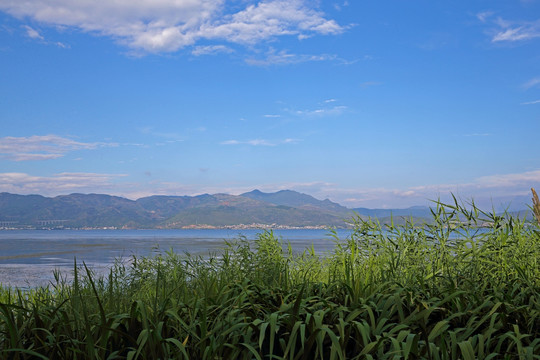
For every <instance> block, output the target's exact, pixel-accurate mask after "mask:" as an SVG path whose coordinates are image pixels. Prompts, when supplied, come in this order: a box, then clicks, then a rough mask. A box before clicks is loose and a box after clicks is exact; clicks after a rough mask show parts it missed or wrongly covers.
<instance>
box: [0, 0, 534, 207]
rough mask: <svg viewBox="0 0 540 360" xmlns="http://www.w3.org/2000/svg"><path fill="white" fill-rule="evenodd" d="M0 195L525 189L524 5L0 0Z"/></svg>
mask: <svg viewBox="0 0 540 360" xmlns="http://www.w3.org/2000/svg"><path fill="white" fill-rule="evenodd" d="M0 122H1V123H0V124H1V128H0V129H1V130H0V191H7V192H12V193H19V194H31V193H33V194H42V195H47V196H53V195H58V194H69V193H73V192H83V193H90V192H95V193H106V194H113V195H121V196H126V197H129V198H133V199H135V198H138V197H142V196H146V195H151V194H167V195H194V194H201V193H217V192H226V193H231V194H239V193H242V192H244V191H249V190H252V189H255V188H257V189H260V190H262V191H268V192H271V191H277V190H281V189H293V190H298V191H301V192H305V193H308V194H311V195H313V196H315V197H318V198H321V199H322V198H329V199H331V200H333V201H337V202H339V203H341V204H343V205H345V206H349V207H407V206H411V205H423V204H428V200H429V199H437V198H439V197H440V198H442V199H447V198H448V196H449V194H450V192H453V193H455V194H456V195H458V196H459V197H461V198H462V199H464V200H469V199H471V198H474V199H475V200H476V201H477V202H479V203H481V204H483V205H484V206H486V205H489V204H491V203H494V204H495V205H498V204H499V203H500V202H503V201H508V200H512V199H514V201H518V200H516V199H520V200H519V201H522V200H523V199H528V198H529V192H530V187H531V186H534V187H538V188H540V146H539V145H538V144H539V143H540V141H539V139H540V2H539V1H533V0H530V1H459V2H448V1H433V0H429V1H428V0H426V1H407V2H405V1H351V0H349V1H343V0H339V1H330V0H328V1H322V0H321V1H303V0H287V1H282V0H267V1H251V0H232V1H225V0H201V1H192V0H160V1H155V0H137V1H133V0H117V1H114V2H112V1H97V0H96V1H72V0H54V1H51V0H0Z"/></svg>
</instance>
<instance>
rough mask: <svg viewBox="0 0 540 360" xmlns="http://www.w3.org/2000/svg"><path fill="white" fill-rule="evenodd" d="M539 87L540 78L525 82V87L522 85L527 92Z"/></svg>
mask: <svg viewBox="0 0 540 360" xmlns="http://www.w3.org/2000/svg"><path fill="white" fill-rule="evenodd" d="M537 85H540V77H536V78H533V79H531V80H529V81H527V82H525V83H524V84H523V85H521V86H522V87H523V88H524V89H525V90H528V89H530V88H532V87H536V86H537Z"/></svg>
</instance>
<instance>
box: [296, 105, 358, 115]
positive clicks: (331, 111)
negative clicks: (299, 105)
mask: <svg viewBox="0 0 540 360" xmlns="http://www.w3.org/2000/svg"><path fill="white" fill-rule="evenodd" d="M346 109H347V106H344V105H339V106H334V107H330V108H320V109H314V110H296V111H295V112H294V113H295V114H296V115H298V116H309V117H312V116H319V117H324V116H337V115H341V114H342V113H343V112H344V111H345V110H346Z"/></svg>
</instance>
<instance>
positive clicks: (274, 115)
mask: <svg viewBox="0 0 540 360" xmlns="http://www.w3.org/2000/svg"><path fill="white" fill-rule="evenodd" d="M263 116H264V117H265V118H278V117H281V115H276V114H266V115H263Z"/></svg>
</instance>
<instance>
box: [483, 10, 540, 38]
mask: <svg viewBox="0 0 540 360" xmlns="http://www.w3.org/2000/svg"><path fill="white" fill-rule="evenodd" d="M492 15H493V14H492V13H490V12H484V13H480V14H478V15H477V18H478V19H479V20H480V21H482V22H483V23H489V24H491V29H490V30H489V33H490V35H491V42H494V43H497V42H518V41H526V40H531V39H535V38H539V37H540V20H536V21H519V20H518V21H510V20H506V19H503V18H501V17H498V18H493V17H492Z"/></svg>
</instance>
